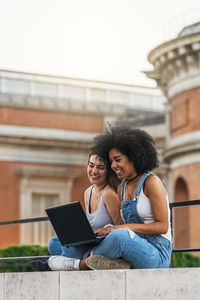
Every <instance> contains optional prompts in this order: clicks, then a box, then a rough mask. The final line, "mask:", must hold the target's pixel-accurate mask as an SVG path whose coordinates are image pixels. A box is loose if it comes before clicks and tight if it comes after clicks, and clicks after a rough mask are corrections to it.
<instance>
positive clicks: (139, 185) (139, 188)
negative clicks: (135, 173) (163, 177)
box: [135, 172, 153, 197]
mask: <svg viewBox="0 0 200 300" xmlns="http://www.w3.org/2000/svg"><path fill="white" fill-rule="evenodd" d="M151 174H153V173H151V172H147V173H144V174H143V175H142V177H141V178H140V180H139V182H138V185H137V188H136V191H135V196H136V197H137V196H138V195H139V193H140V191H141V189H142V186H143V184H144V181H145V179H146V178H147V177H148V176H149V175H151Z"/></svg>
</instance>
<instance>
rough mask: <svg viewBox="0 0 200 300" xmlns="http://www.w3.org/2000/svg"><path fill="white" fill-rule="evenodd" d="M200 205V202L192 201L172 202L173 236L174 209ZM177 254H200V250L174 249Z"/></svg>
mask: <svg viewBox="0 0 200 300" xmlns="http://www.w3.org/2000/svg"><path fill="white" fill-rule="evenodd" d="M194 205H200V200H191V201H182V202H172V203H170V205H169V206H170V210H171V224H172V235H173V208H175V207H186V206H194ZM175 252H200V248H182V249H173V253H175Z"/></svg>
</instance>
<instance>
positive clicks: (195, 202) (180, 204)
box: [0, 200, 200, 269]
mask: <svg viewBox="0 0 200 300" xmlns="http://www.w3.org/2000/svg"><path fill="white" fill-rule="evenodd" d="M193 205H200V200H191V201H182V202H173V203H170V210H171V224H172V235H173V208H175V207H186V206H193ZM44 221H49V218H48V217H39V218H29V219H21V220H11V221H3V222H0V226H4V225H15V224H24V223H33V222H44ZM175 252H200V248H182V249H173V253H175ZM36 257H37V258H48V257H49V256H25V257H0V262H1V261H14V260H15V261H17V260H19V261H20V260H31V259H33V258H36ZM172 264H173V263H172ZM22 265H23V264H19V269H20V266H22ZM26 265H28V264H26ZM9 266H11V265H9ZM15 266H16V264H15ZM3 267H5V265H4V266H3ZM0 268H1V265H0Z"/></svg>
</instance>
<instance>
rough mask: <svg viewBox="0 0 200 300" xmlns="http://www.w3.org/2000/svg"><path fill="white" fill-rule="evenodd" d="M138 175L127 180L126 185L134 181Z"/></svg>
mask: <svg viewBox="0 0 200 300" xmlns="http://www.w3.org/2000/svg"><path fill="white" fill-rule="evenodd" d="M139 175H140V174H137V175H136V176H134V177H133V178H131V179H127V183H129V182H132V181H134V180H135V179H136V178H137V177H138V176H139Z"/></svg>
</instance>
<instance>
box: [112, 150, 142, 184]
mask: <svg viewBox="0 0 200 300" xmlns="http://www.w3.org/2000/svg"><path fill="white" fill-rule="evenodd" d="M109 158H110V162H111V168H112V169H113V171H114V172H115V173H116V175H117V177H118V178H119V179H120V180H123V179H124V178H127V179H129V180H130V179H131V178H133V177H134V176H136V175H137V173H136V171H135V167H134V165H133V163H132V162H131V161H130V160H129V159H128V157H127V156H126V155H124V154H122V153H121V152H119V151H118V150H117V149H111V150H110V151H109Z"/></svg>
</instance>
